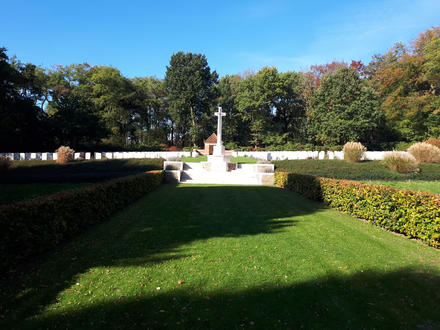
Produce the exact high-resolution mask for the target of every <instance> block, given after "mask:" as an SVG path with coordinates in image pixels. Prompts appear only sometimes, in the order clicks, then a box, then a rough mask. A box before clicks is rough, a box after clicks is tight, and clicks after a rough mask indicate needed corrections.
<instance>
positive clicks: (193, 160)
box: [181, 156, 257, 164]
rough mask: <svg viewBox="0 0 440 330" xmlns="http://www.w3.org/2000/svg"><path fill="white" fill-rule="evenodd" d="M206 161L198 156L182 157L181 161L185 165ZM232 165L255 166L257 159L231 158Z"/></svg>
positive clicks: (204, 157)
mask: <svg viewBox="0 0 440 330" xmlns="http://www.w3.org/2000/svg"><path fill="white" fill-rule="evenodd" d="M207 160H208V157H207V156H198V157H182V158H181V161H182V162H185V163H200V162H206V161H207ZM231 162H232V163H240V164H255V163H256V162H257V159H255V158H251V157H231Z"/></svg>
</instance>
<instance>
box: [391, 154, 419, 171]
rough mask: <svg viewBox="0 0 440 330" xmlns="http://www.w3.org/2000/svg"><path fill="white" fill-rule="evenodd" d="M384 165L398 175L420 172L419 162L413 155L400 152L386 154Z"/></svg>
mask: <svg viewBox="0 0 440 330" xmlns="http://www.w3.org/2000/svg"><path fill="white" fill-rule="evenodd" d="M383 164H384V165H385V167H387V168H389V169H390V170H392V171H394V172H398V173H413V172H419V171H420V169H419V162H418V161H417V159H415V158H414V156H413V155H411V154H408V153H403V152H398V151H393V152H391V153H388V154H385V156H384V158H383Z"/></svg>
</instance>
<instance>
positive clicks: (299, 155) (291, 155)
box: [233, 151, 406, 161]
mask: <svg viewBox="0 0 440 330" xmlns="http://www.w3.org/2000/svg"><path fill="white" fill-rule="evenodd" d="M390 152H392V151H367V152H365V155H364V160H383V158H384V156H385V154H387V153H390ZM401 153H406V151H401ZM233 157H252V158H256V159H261V160H267V161H272V160H301V159H344V152H343V151H327V152H325V151H238V152H234V153H233Z"/></svg>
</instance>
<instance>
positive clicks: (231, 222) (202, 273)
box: [0, 185, 440, 329]
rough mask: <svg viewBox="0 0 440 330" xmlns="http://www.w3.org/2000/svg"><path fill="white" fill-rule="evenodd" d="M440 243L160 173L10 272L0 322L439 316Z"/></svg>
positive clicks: (235, 324)
mask: <svg viewBox="0 0 440 330" xmlns="http://www.w3.org/2000/svg"><path fill="white" fill-rule="evenodd" d="M439 285H440V251H439V250H436V249H434V248H432V247H428V246H426V245H423V244H421V243H420V242H417V241H414V240H410V239H408V238H404V237H402V236H400V235H396V234H393V233H391V232H387V231H384V230H382V229H380V228H378V227H375V226H372V225H370V224H368V223H366V222H363V221H361V220H358V219H355V218H353V217H350V216H348V215H345V214H342V213H339V212H337V211H335V210H332V209H328V208H325V207H324V206H323V205H322V204H318V203H315V202H312V201H309V200H306V199H303V198H302V197H300V196H298V195H296V194H294V193H292V192H290V191H287V190H283V189H280V188H275V187H264V186H209V185H177V186H176V185H163V186H161V187H160V188H158V189H157V190H155V191H153V192H152V193H150V194H148V195H147V196H145V197H143V198H142V199H140V200H139V201H137V202H135V203H134V204H132V205H130V206H129V207H127V208H126V209H124V210H123V211H122V212H119V213H118V214H116V215H115V216H113V217H112V218H111V219H109V220H108V221H106V222H105V223H102V224H101V225H98V226H95V227H93V228H92V229H91V230H89V231H88V232H87V233H85V234H83V235H81V236H79V237H77V238H76V239H74V240H72V241H70V242H69V243H68V244H66V245H64V246H63V247H61V248H59V249H57V250H56V251H53V252H51V253H48V254H46V255H45V256H43V257H41V258H40V259H39V261H38V263H34V265H33V267H32V266H30V265H29V266H26V267H24V268H21V269H20V271H18V272H17V273H14V274H11V277H10V279H9V282H8V285H6V287H5V288H2V290H1V291H0V292H1V298H0V299H1V304H0V306H1V308H0V327H1V328H4V329H13V328H19V329H26V328H29V329H36V328H73V329H77V328H102V329H104V328H106V329H108V328H133V327H141V328H241V327H245V328H247V327H250V328H262V329H268V328H287V327H292V328H300V327H304V328H316V329H321V328H334V329H340V328H421V329H435V328H438V327H440V304H438V301H439V299H440V293H439V291H438V288H439Z"/></svg>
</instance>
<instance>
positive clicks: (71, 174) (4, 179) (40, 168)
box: [0, 159, 163, 183]
mask: <svg viewBox="0 0 440 330" xmlns="http://www.w3.org/2000/svg"><path fill="white" fill-rule="evenodd" d="M29 164H30V166H19V167H16V168H11V169H9V170H8V171H7V172H4V171H3V172H0V183H38V182H46V183H52V182H63V183H64V182H100V181H105V180H109V179H113V178H118V177H122V176H127V175H132V174H137V173H141V172H145V171H150V170H160V169H162V167H163V165H162V164H163V159H112V160H99V161H85V162H82V161H75V162H71V163H67V164H64V165H59V164H55V163H47V162H44V161H41V162H38V161H32V162H29ZM24 165H26V164H24Z"/></svg>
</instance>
